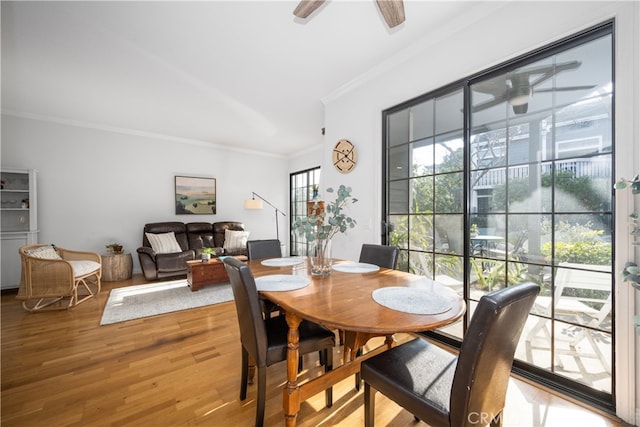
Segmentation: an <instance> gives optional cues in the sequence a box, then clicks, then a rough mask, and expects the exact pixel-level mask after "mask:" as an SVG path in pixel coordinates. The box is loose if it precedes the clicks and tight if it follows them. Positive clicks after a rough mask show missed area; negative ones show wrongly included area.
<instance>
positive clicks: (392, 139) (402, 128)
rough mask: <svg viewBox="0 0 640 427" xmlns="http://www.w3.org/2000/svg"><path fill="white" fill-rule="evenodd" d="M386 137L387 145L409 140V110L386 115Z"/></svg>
mask: <svg viewBox="0 0 640 427" xmlns="http://www.w3.org/2000/svg"><path fill="white" fill-rule="evenodd" d="M387 138H388V146H389V147H393V146H395V145H398V144H405V143H407V142H409V110H402V111H398V112H397V113H393V114H390V115H388V116H387Z"/></svg>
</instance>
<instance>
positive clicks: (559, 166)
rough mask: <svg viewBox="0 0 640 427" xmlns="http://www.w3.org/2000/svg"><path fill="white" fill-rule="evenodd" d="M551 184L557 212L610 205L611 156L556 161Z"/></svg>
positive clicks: (601, 207) (596, 208)
mask: <svg viewBox="0 0 640 427" xmlns="http://www.w3.org/2000/svg"><path fill="white" fill-rule="evenodd" d="M553 188H554V193H555V194H554V197H555V208H556V210H557V211H559V212H585V211H586V212H596V211H602V210H609V209H611V157H610V156H609V155H606V156H598V157H594V158H581V159H567V160H563V161H561V162H557V163H556V168H555V173H554V183H553Z"/></svg>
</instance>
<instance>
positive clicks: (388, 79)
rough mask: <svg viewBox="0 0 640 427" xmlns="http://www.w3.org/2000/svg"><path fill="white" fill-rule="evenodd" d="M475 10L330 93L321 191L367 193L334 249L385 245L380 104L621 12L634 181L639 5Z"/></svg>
mask: <svg viewBox="0 0 640 427" xmlns="http://www.w3.org/2000/svg"><path fill="white" fill-rule="evenodd" d="M470 15H473V16H465V17H459V18H458V22H453V23H443V28H442V31H441V33H440V36H439V37H438V36H431V38H430V39H427V40H423V41H422V42H421V43H419V44H417V45H413V46H411V47H408V49H407V51H405V52H400V53H399V54H398V56H397V57H396V58H392V59H391V60H390V61H389V62H388V63H386V64H381V66H380V67H379V68H378V69H377V70H373V71H372V73H370V75H369V78H368V79H366V78H363V79H360V80H358V81H357V82H355V83H354V84H353V85H352V86H351V87H346V88H342V89H341V90H340V91H337V92H336V93H335V94H333V95H331V96H329V97H327V99H325V111H326V122H325V125H326V129H327V134H326V136H325V141H324V144H325V147H324V152H323V157H324V163H325V164H326V165H329V167H326V168H325V170H324V172H323V174H324V175H323V187H326V186H337V185H339V184H341V183H344V184H347V185H350V186H352V187H353V189H354V196H355V197H358V198H359V199H360V200H359V202H358V203H357V204H356V205H354V207H353V209H352V213H353V215H354V216H355V219H356V220H357V221H358V223H359V225H362V227H360V226H359V227H358V228H357V230H355V231H354V232H351V231H350V232H349V238H343V239H341V240H340V243H339V244H338V245H334V254H335V255H337V256H340V257H344V258H350V259H354V257H356V256H357V254H358V252H359V248H360V245H361V243H362V242H366V241H373V242H375V241H379V226H378V224H379V223H380V219H381V216H380V212H381V208H380V202H381V201H380V196H379V195H380V185H381V179H382V178H381V171H380V164H381V163H380V160H381V141H382V135H381V131H382V122H381V112H382V110H384V109H386V108H389V107H392V106H394V105H396V104H398V103H401V102H403V101H406V100H409V99H411V98H414V97H416V96H418V95H421V94H423V93H426V92H428V91H430V90H433V89H436V88H438V87H441V86H443V85H444V84H447V83H452V82H454V81H456V80H458V79H461V78H463V77H466V76H469V75H471V74H474V73H476V72H478V71H481V70H484V69H486V68H488V67H490V66H492V65H495V64H498V63H501V62H503V61H505V60H508V59H511V58H513V57H516V56H518V55H520V54H523V53H526V52H529V51H531V50H533V49H535V48H536V47H540V46H544V45H546V44H548V43H550V42H553V41H554V40H558V39H561V38H563V37H565V36H568V35H571V34H574V33H576V32H579V31H581V30H583V29H586V28H589V27H591V26H593V25H595V24H598V23H600V22H603V21H606V20H608V19H611V18H614V17H615V18H616V55H617V56H616V87H617V91H616V94H617V99H616V114H617V122H616V143H617V153H618V158H617V160H616V171H617V174H618V176H627V177H632V176H633V175H635V173H637V172H638V171H640V161H639V160H638V159H639V157H640V153H639V149H638V145H639V144H638V141H640V137H639V133H638V124H637V123H638V117H640V109H639V105H638V104H639V101H638V99H639V95H638V90H639V84H638V79H639V77H638V76H639V74H640V66H639V64H638V63H639V56H640V54H639V53H638V52H640V40H639V38H638V25H639V24H640V16H639V15H640V4H639V3H638V2H526V1H524V2H509V3H503V2H500V3H498V2H495V3H492V2H489V4H485V6H484V7H483V8H482V9H479V10H477V11H475V13H472V14H470ZM460 28H462V29H461V30H460ZM340 138H347V139H349V140H350V141H351V142H353V143H354V144H355V146H356V147H357V149H358V158H359V161H358V165H357V167H356V168H355V170H354V171H353V172H352V173H350V174H349V175H346V176H345V175H341V174H340V173H338V172H336V171H335V170H334V169H333V168H332V167H330V165H331V163H330V156H331V149H332V148H333V145H334V144H335V143H336V141H338V140H339V139H340ZM633 171H635V173H634V172H633ZM623 212H626V210H624V211H622V209H621V214H620V217H621V218H624V216H625V215H622V213H623ZM622 221H624V220H622ZM626 238H627V237H623V238H622V240H621V242H622V243H621V244H620V245H619V246H620V247H619V248H616V251H617V255H618V261H617V265H616V268H617V267H618V266H619V265H618V264H620V263H624V261H625V260H626V259H630V258H631V259H632V258H633V256H632V254H631V253H630V249H629V247H628V246H629V245H625V240H626ZM618 285H619V294H618V295H617V297H618V303H617V305H616V310H617V311H616V313H617V314H618V316H619V319H617V320H618V322H617V323H616V326H617V328H618V329H617V336H618V337H619V339H618V340H617V347H616V362H617V363H618V365H617V368H618V377H617V388H616V394H617V406H618V415H619V416H620V417H621V418H623V419H624V420H625V421H627V422H630V423H632V424H636V423H638V420H640V417H638V418H636V414H635V412H636V410H635V408H637V407H640V405H637V404H636V400H635V399H636V397H635V396H636V395H640V392H639V391H638V388H637V387H638V386H637V385H636V384H638V383H640V381H638V377H637V376H636V374H635V372H636V371H638V369H636V366H637V365H639V364H640V362H639V361H638V358H639V355H638V353H637V350H636V348H637V337H634V334H633V329H632V328H630V324H631V316H632V314H633V311H634V308H633V306H634V304H633V301H634V298H636V297H637V296H636V295H635V294H634V293H633V291H632V290H631V289H630V287H629V286H625V285H624V284H618ZM633 378H636V381H633Z"/></svg>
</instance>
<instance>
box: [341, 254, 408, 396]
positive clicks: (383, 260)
mask: <svg viewBox="0 0 640 427" xmlns="http://www.w3.org/2000/svg"><path fill="white" fill-rule="evenodd" d="M398 253H399V250H398V248H396V247H394V246H387V245H374V244H371V243H363V244H362V248H361V249H360V259H359V260H358V262H366V263H368V264H375V265H377V266H378V267H383V268H391V269H395V268H396V263H397V262H398ZM340 337H341V340H342V339H343V338H342V337H343V332H342V331H340ZM361 355H362V349H361V348H359V349H358V350H357V351H356V356H361ZM355 381H356V390H360V383H361V380H360V373H357V374H356V375H355Z"/></svg>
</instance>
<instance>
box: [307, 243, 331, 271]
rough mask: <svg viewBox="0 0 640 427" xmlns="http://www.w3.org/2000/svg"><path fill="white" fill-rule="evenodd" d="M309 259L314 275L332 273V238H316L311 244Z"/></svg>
mask: <svg viewBox="0 0 640 427" xmlns="http://www.w3.org/2000/svg"><path fill="white" fill-rule="evenodd" d="M310 249H311V250H310V252H309V261H310V263H311V275H312V276H320V277H321V276H328V275H330V274H331V240H316V241H315V242H313V243H312V244H311V248H310Z"/></svg>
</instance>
